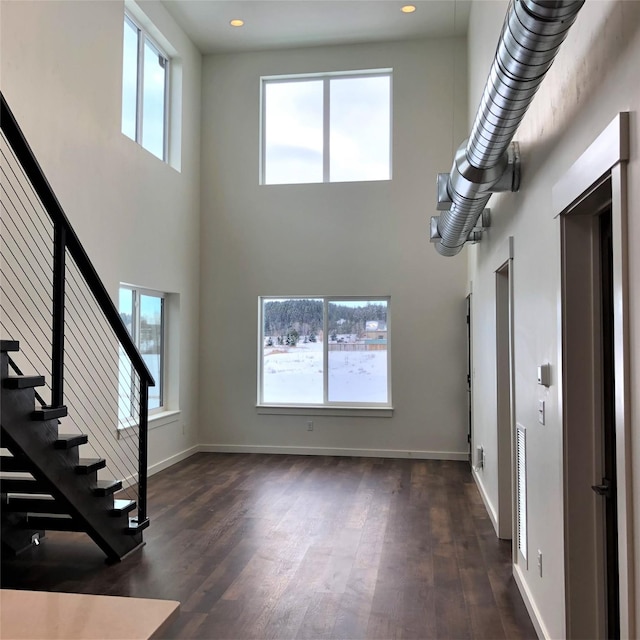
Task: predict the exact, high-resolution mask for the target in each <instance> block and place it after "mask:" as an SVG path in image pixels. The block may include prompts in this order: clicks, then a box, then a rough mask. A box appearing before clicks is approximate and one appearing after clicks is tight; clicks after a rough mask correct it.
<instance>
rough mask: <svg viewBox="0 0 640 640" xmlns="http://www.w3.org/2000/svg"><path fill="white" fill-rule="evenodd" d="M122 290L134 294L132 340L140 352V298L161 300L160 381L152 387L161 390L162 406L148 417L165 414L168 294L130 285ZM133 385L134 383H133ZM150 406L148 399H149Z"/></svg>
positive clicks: (154, 409) (123, 285)
mask: <svg viewBox="0 0 640 640" xmlns="http://www.w3.org/2000/svg"><path fill="white" fill-rule="evenodd" d="M120 289H126V290H127V291H131V292H132V296H133V301H132V314H131V315H132V317H131V329H132V331H133V335H132V336H131V339H132V340H133V343H134V344H135V345H136V348H137V349H138V350H140V296H142V295H144V296H149V297H151V298H160V299H161V301H162V302H161V309H162V319H161V321H162V341H161V344H160V380H156V381H155V383H156V385H155V387H151V388H153V389H156V388H157V389H159V392H160V393H159V396H160V406H158V407H155V408H153V409H148V415H149V416H152V415H156V414H159V413H164V412H165V411H166V410H167V408H166V403H165V400H166V393H165V391H166V389H165V381H166V378H167V376H166V369H167V362H166V353H167V294H166V293H163V292H161V291H154V290H153V289H145V288H143V287H136V286H134V285H130V284H120ZM131 379H132V381H133V379H134V376H133V375H131ZM132 384H133V382H132ZM147 404H148V399H147Z"/></svg>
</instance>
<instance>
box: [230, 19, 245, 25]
mask: <svg viewBox="0 0 640 640" xmlns="http://www.w3.org/2000/svg"><path fill="white" fill-rule="evenodd" d="M229 24H230V25H231V26H232V27H241V26H242V25H243V24H244V20H240V18H234V19H233V20H231V21H230V22H229Z"/></svg>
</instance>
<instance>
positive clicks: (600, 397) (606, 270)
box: [561, 179, 620, 639]
mask: <svg viewBox="0 0 640 640" xmlns="http://www.w3.org/2000/svg"><path fill="white" fill-rule="evenodd" d="M561 228H562V263H563V269H562V311H563V371H564V385H563V390H564V394H563V395H564V398H563V405H564V416H563V417H564V420H563V423H564V433H563V440H564V452H565V453H564V459H565V557H566V564H567V579H568V588H567V624H568V633H567V635H568V637H571V638H611V639H615V638H619V637H620V593H619V561H618V557H619V553H618V510H617V499H618V491H617V486H618V469H617V463H616V411H615V390H616V371H615V334H614V318H615V309H614V249H613V235H612V209H611V181H610V180H609V179H605V180H603V181H602V183H601V184H599V185H597V186H596V187H595V188H594V189H593V190H592V191H591V193H589V194H588V196H587V197H585V198H584V199H583V201H582V202H580V203H579V205H577V206H576V207H575V208H574V209H573V210H571V211H570V212H569V213H568V214H565V215H564V216H563V217H562V222H561Z"/></svg>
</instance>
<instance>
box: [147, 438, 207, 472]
mask: <svg viewBox="0 0 640 640" xmlns="http://www.w3.org/2000/svg"><path fill="white" fill-rule="evenodd" d="M198 451H200V445H194V446H193V447H190V448H189V449H185V450H184V451H180V452H179V453H176V454H175V455H172V456H169V457H168V458H165V459H164V460H160V462H156V463H155V464H152V465H151V466H150V467H148V469H147V476H152V475H154V474H156V473H159V472H160V471H164V470H165V469H167V468H169V467H172V466H173V465H174V464H178V462H182V461H183V460H186V459H187V458H190V457H191V456H192V455H193V454H194V453H198Z"/></svg>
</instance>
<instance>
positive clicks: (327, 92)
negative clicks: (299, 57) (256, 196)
mask: <svg viewBox="0 0 640 640" xmlns="http://www.w3.org/2000/svg"><path fill="white" fill-rule="evenodd" d="M380 77H388V78H389V178H388V179H386V180H385V179H380V180H371V182H388V181H390V180H391V177H392V175H393V165H392V159H393V69H392V68H388V69H371V70H360V71H335V72H330V73H305V74H290V75H281V76H261V77H260V176H259V184H260V185H265V186H277V185H276V184H273V185H272V184H271V183H268V182H267V181H266V168H267V166H266V165H267V162H266V140H265V136H266V134H267V121H266V101H265V87H266V85H268V84H278V83H287V84H290V83H292V82H308V81H309V80H322V82H323V88H322V91H323V93H322V96H323V105H322V182H313V183H306V182H303V183H296V184H326V183H332V181H331V179H330V175H331V174H330V169H331V167H330V159H331V124H330V118H331V108H330V107H331V80H333V79H335V78H353V79H354V80H355V79H358V78H380ZM339 182H351V181H342V180H341V181H339ZM353 182H362V181H361V180H355V181H353ZM367 182H369V181H367ZM277 184H280V183H277Z"/></svg>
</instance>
